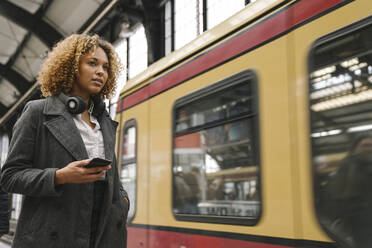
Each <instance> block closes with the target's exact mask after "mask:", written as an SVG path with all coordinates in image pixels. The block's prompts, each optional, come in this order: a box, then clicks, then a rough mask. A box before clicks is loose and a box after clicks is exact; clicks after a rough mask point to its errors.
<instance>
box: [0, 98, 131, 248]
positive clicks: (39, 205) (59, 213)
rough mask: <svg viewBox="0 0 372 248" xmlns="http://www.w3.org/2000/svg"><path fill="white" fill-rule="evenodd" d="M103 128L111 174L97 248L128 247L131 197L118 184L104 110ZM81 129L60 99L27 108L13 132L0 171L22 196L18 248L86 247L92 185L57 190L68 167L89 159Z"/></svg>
mask: <svg viewBox="0 0 372 248" xmlns="http://www.w3.org/2000/svg"><path fill="white" fill-rule="evenodd" d="M98 121H99V123H100V125H101V129H102V134H103V139H104V146H105V155H106V159H109V160H112V161H114V162H113V163H112V165H111V166H112V169H111V170H109V171H108V172H107V177H108V187H106V191H105V194H104V201H103V203H102V212H101V214H100V221H99V223H100V224H99V228H98V230H97V235H96V245H95V247H96V248H98V247H99V248H104V247H107V248H119V247H120V248H123V247H126V218H127V213H128V209H129V206H128V204H127V203H126V201H125V199H124V197H126V196H127V193H126V192H125V190H124V189H123V188H122V186H121V183H120V182H119V177H118V169H117V164H116V160H115V154H114V147H115V133H116V126H117V124H116V122H114V121H112V120H111V119H110V117H109V115H108V113H107V112H106V111H105V112H104V113H103V114H102V115H101V116H100V117H99V118H98ZM87 158H88V154H87V151H86V149H85V146H84V143H83V140H82V138H81V136H80V133H79V131H78V129H77V128H76V126H75V123H74V121H73V119H72V117H71V114H70V113H69V112H67V110H66V108H65V106H64V104H63V103H62V102H61V101H60V100H59V99H58V98H57V97H48V98H46V99H43V100H36V101H31V102H29V103H27V105H26V107H25V109H24V112H23V114H22V115H21V117H20V118H19V120H18V121H17V123H16V124H15V126H14V129H13V137H12V139H11V143H10V147H9V154H8V158H7V160H6V162H5V164H4V166H3V169H2V177H1V185H2V186H3V188H4V190H5V191H7V192H11V193H18V194H23V195H24V201H23V205H22V210H21V213H20V217H19V220H18V224H17V230H16V234H15V237H14V242H13V247H14V248H34V247H35V248H40V247H42V248H48V247H50V248H59V247H61V248H62V247H63V248H80V247H81V248H88V247H89V235H90V224H91V213H92V205H93V183H84V184H63V185H59V186H55V184H54V179H55V172H56V170H58V169H59V168H62V167H64V166H66V165H67V164H69V163H70V162H73V161H76V160H83V159H87Z"/></svg>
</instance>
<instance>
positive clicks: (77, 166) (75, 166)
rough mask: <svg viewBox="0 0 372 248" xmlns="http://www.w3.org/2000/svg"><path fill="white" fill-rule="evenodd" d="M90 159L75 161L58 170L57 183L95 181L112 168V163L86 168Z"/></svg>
mask: <svg viewBox="0 0 372 248" xmlns="http://www.w3.org/2000/svg"><path fill="white" fill-rule="evenodd" d="M90 161H91V159H86V160H79V161H74V162H71V163H69V164H68V165H67V166H66V167H64V168H62V169H59V170H57V171H56V178H55V184H56V185H58V184H64V183H90V182H95V181H98V180H99V179H101V177H102V176H103V174H104V173H105V171H107V170H109V169H111V165H107V166H101V167H94V168H85V166H86V165H88V164H89V162H90Z"/></svg>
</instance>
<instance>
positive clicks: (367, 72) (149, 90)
mask: <svg viewBox="0 0 372 248" xmlns="http://www.w3.org/2000/svg"><path fill="white" fill-rule="evenodd" d="M371 31H372V1H370V0H259V1H256V2H254V3H252V4H249V5H247V6H246V7H245V8H244V9H243V10H241V11H240V12H238V13H236V14H235V15H233V16H232V17H230V18H228V19H227V20H225V21H224V22H222V23H220V24H219V25H217V26H215V27H214V28H212V29H210V30H208V31H206V32H204V33H203V34H201V35H200V36H198V37H197V38H195V39H194V40H193V41H191V42H190V43H188V44H186V45H185V46H183V47H182V48H180V49H178V50H176V51H174V52H172V53H171V54H169V55H167V56H166V57H164V58H162V59H160V60H159V61H157V62H156V63H154V64H152V65H150V66H149V67H148V68H147V69H146V70H145V71H143V72H142V73H140V74H139V75H137V76H136V77H134V78H132V79H130V80H129V81H128V82H127V83H126V85H125V87H124V88H123V89H122V91H121V93H120V98H119V100H118V105H117V110H116V111H117V113H116V117H115V120H116V121H117V122H119V126H118V130H117V142H116V144H117V145H116V154H117V157H118V163H119V164H120V167H119V171H120V178H121V181H122V183H123V186H124V188H125V189H126V190H127V192H128V194H129V198H130V201H131V207H130V211H129V214H128V222H127V229H128V247H129V248H158V247H159V248H175V247H177V248H201V247H202V248H208V247H214V248H226V247H228V248H243V247H244V248H250V247H252V248H253V247H254V248H257V247H258V248H274V247H275V248H287V247H312V248H315V247H370V246H371V245H372V243H368V242H370V240H367V241H360V238H359V236H358V233H357V229H358V230H360V229H361V231H364V232H365V233H371V231H370V229H372V227H371V225H372V224H369V225H368V224H358V225H359V227H360V228H354V226H350V225H352V224H350V223H351V222H350V221H345V220H344V219H343V218H342V216H341V217H340V216H336V212H337V211H336V210H334V209H341V208H342V206H349V205H350V202H355V201H356V200H353V199H351V198H347V197H344V198H342V197H341V196H340V198H342V199H341V200H340V199H339V201H336V200H334V199H335V198H337V197H335V196H336V195H342V194H341V193H330V192H331V191H330V190H329V188H332V187H333V186H332V187H331V186H330V185H334V184H335V183H333V181H334V178H336V176H335V175H337V174H339V171H340V170H342V169H341V167H342V164H344V163H345V158H347V157H348V154H349V153H348V152H349V149H350V146H351V144H352V143H353V142H354V140H355V139H357V137H359V136H361V135H368V134H369V133H370V132H371V130H372V115H371V109H372V90H371V87H372V56H371V53H372V38H371ZM365 143H366V142H364V143H363V144H364V145H365ZM367 143H368V142H367ZM365 146H368V144H367V145H365ZM367 153H368V152H367ZM359 174H362V175H360V177H362V176H363V175H367V174H368V173H359ZM359 174H358V175H359ZM361 180H364V179H360V180H359V182H361ZM350 181H352V179H350ZM346 183H347V182H346V181H345V182H344V183H341V184H342V185H343V184H346ZM366 185H368V184H366ZM340 187H341V186H340ZM333 188H335V187H333ZM365 188H366V187H365ZM355 189H357V190H359V191H360V192H356V193H355V194H354V195H357V197H359V196H360V197H361V191H362V190H361V189H360V188H358V187H357V186H355V187H354V190H355ZM341 190H342V189H341ZM363 191H367V193H371V189H365V190H363ZM359 193H360V194H359ZM355 199H359V198H355ZM360 199H368V198H360ZM366 201H367V202H368V200H366ZM332 205H336V208H335V207H334V206H333V208H332ZM350 206H351V207H350V208H353V209H354V212H353V213H356V212H355V211H359V210H358V209H359V208H358V207H359V206H358V207H356V206H354V205H350ZM345 211H346V210H345ZM364 213H365V212H364ZM343 215H345V212H343ZM356 219H358V217H355V218H353V220H354V222H356ZM359 219H360V218H359ZM366 219H367V220H368V217H366ZM369 223H371V222H369ZM341 224H342V225H341ZM347 229H348V230H349V231H347ZM350 229H351V231H350ZM361 242H364V243H361ZM366 242H367V245H366ZM368 244H369V245H368ZM363 245H365V246H363Z"/></svg>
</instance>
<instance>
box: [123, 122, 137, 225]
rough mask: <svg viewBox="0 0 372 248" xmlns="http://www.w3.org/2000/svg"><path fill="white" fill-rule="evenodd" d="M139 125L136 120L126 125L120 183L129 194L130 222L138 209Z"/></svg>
mask: <svg viewBox="0 0 372 248" xmlns="http://www.w3.org/2000/svg"><path fill="white" fill-rule="evenodd" d="M136 136H137V125H136V121H135V120H134V119H131V120H129V121H127V122H126V123H125V125H124V140H123V151H122V157H121V171H120V181H121V183H122V185H123V187H124V189H125V190H126V191H127V193H128V197H129V200H130V209H129V213H128V220H131V219H132V218H133V217H134V214H135V209H136V199H135V197H136V179H137V161H136V150H137V139H136Z"/></svg>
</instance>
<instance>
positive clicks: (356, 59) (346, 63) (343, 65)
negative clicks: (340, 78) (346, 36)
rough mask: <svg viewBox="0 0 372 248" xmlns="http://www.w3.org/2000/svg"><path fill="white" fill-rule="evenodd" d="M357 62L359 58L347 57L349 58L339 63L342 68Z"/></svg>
mask: <svg viewBox="0 0 372 248" xmlns="http://www.w3.org/2000/svg"><path fill="white" fill-rule="evenodd" d="M358 63H359V59H358V58H352V59H349V60H345V61H343V62H341V63H340V65H341V66H342V67H344V68H348V67H350V66H352V65H356V64H358Z"/></svg>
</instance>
